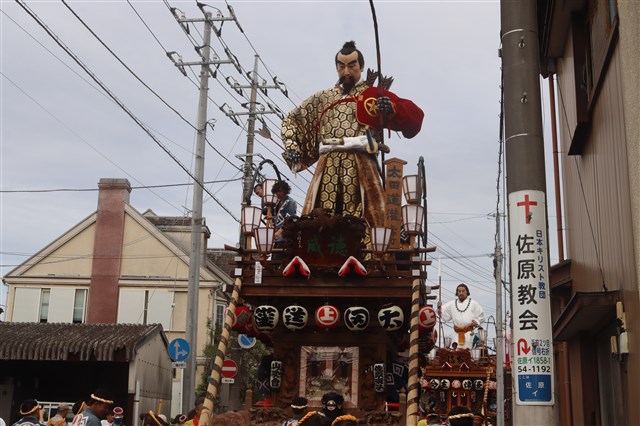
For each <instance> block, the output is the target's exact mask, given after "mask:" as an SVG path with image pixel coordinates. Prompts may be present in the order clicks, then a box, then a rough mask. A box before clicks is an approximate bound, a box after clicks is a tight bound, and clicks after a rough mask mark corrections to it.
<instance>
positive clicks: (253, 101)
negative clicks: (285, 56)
mask: <svg viewBox="0 0 640 426" xmlns="http://www.w3.org/2000/svg"><path fill="white" fill-rule="evenodd" d="M259 59H260V57H259V56H258V55H255V61H254V64H253V72H248V73H247V77H249V79H250V80H251V84H250V85H241V84H240V83H238V82H237V81H235V80H234V79H233V78H231V77H227V83H228V84H229V86H230V87H231V88H232V89H234V90H235V91H236V92H237V93H238V94H239V95H240V96H244V92H243V89H251V94H250V100H249V102H248V103H244V104H242V106H243V107H245V108H246V109H247V110H248V111H247V112H234V111H233V110H231V108H230V107H229V106H228V105H227V104H224V105H223V106H222V107H221V108H220V109H221V110H222V112H224V113H225V115H226V116H227V117H229V118H231V119H232V120H233V121H234V122H235V123H236V124H237V125H240V122H239V121H238V118H237V117H238V116H241V115H248V116H249V118H248V120H247V149H246V152H245V154H244V155H243V157H244V170H243V177H242V201H241V204H242V206H243V207H244V206H245V205H247V200H248V199H249V197H250V196H251V191H253V188H252V187H251V183H252V182H253V180H252V175H253V145H254V139H255V128H256V117H257V116H258V115H264V114H276V115H277V116H278V117H279V118H280V119H284V114H283V113H282V111H280V110H279V109H278V108H277V107H276V106H274V105H271V104H270V103H267V106H268V107H269V109H266V108H265V107H264V105H261V104H260V103H259V102H258V101H257V97H258V90H260V91H261V92H262V93H264V94H265V95H266V94H267V89H278V90H280V91H281V92H282V93H283V94H284V95H285V96H287V97H288V91H287V88H286V86H285V85H284V83H282V82H281V81H279V80H278V77H277V76H276V77H273V84H271V85H269V84H267V81H266V80H264V79H263V80H262V82H261V83H259V82H258V77H259V75H258V62H259ZM239 157H240V156H239ZM240 241H241V242H242V241H243V239H242V236H241V238H240Z"/></svg>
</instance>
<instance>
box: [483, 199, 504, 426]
mask: <svg viewBox="0 0 640 426" xmlns="http://www.w3.org/2000/svg"><path fill="white" fill-rule="evenodd" d="M500 222H501V221H500V211H499V209H497V208H496V246H495V259H496V268H495V275H496V383H497V387H496V412H497V415H496V423H497V424H496V426H504V334H503V330H502V321H503V319H502V245H501V243H500V239H501V232H500V225H501V223H500ZM487 331H488V330H487Z"/></svg>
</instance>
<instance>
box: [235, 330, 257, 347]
mask: <svg viewBox="0 0 640 426" xmlns="http://www.w3.org/2000/svg"><path fill="white" fill-rule="evenodd" d="M238 344H239V345H240V347H241V348H243V349H251V348H252V347H254V346H255V345H256V338H255V337H249V336H247V335H246V334H238Z"/></svg>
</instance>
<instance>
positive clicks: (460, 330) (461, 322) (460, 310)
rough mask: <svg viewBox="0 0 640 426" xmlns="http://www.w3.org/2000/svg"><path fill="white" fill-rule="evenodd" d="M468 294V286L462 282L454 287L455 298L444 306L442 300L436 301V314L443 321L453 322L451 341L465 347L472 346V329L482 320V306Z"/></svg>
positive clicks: (478, 325)
mask: <svg viewBox="0 0 640 426" xmlns="http://www.w3.org/2000/svg"><path fill="white" fill-rule="evenodd" d="M470 294H471V293H470V292H469V287H467V285H466V284H464V283H463V284H459V285H458V287H456V296H457V298H456V299H454V300H452V301H450V302H447V303H445V305H444V306H442V301H438V316H440V318H441V319H442V321H443V322H453V330H454V331H455V333H454V335H453V336H452V337H453V342H457V343H458V345H459V348H466V349H471V348H472V347H473V330H474V328H476V327H480V326H481V324H482V322H483V321H484V312H483V310H482V306H480V304H479V303H478V302H476V301H475V300H471V298H470V297H469V295H470Z"/></svg>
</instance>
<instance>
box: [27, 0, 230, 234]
mask: <svg viewBox="0 0 640 426" xmlns="http://www.w3.org/2000/svg"><path fill="white" fill-rule="evenodd" d="M16 2H17V3H18V5H19V6H20V7H22V8H23V9H24V10H25V11H26V12H27V13H28V14H29V15H30V16H31V17H32V18H33V19H34V20H35V21H36V22H37V23H38V25H40V26H41V27H42V28H43V29H44V30H45V31H46V32H47V34H48V35H49V36H50V37H51V38H52V39H53V40H54V41H55V42H56V43H57V44H58V45H59V46H60V47H61V48H62V49H63V50H64V51H65V52H66V53H67V54H68V55H69V56H70V57H71V58H72V59H73V60H74V61H75V62H76V63H77V64H78V65H79V66H80V67H81V68H82V69H83V70H84V71H85V72H86V73H87V74H89V76H90V77H91V78H92V79H93V80H94V81H95V82H96V83H97V84H98V85H99V86H100V87H101V88H102V89H103V90H104V91H105V92H107V94H108V95H109V96H110V97H111V98H112V99H113V100H114V101H115V102H116V103H117V104H118V106H119V107H120V108H121V109H122V110H123V111H125V113H126V114H127V115H128V116H129V117H131V119H132V120H133V121H134V122H135V123H136V124H137V125H138V126H139V127H140V128H141V129H142V130H144V132H145V133H147V135H149V137H150V138H151V139H153V141H154V142H155V143H156V144H157V145H158V146H159V147H160V148H161V149H162V150H163V151H164V152H165V153H166V154H167V155H169V157H171V159H172V160H173V161H174V162H175V163H176V164H178V165H179V166H180V168H182V170H184V171H185V173H187V175H189V177H191V178H192V179H193V180H194V181H195V182H197V183H198V185H200V186H202V188H203V190H204V191H205V192H207V194H209V195H210V196H211V198H212V199H213V200H214V201H215V202H216V203H217V204H218V205H219V206H220V207H222V209H223V210H224V211H226V212H227V213H228V214H229V216H231V217H232V218H233V219H234V220H235V221H236V222H238V223H239V222H240V219H238V218H236V217H235V215H234V214H233V213H232V212H231V211H230V210H229V209H228V208H227V207H226V206H225V205H224V204H222V202H221V201H220V200H218V199H217V198H216V197H215V196H214V195H213V194H211V192H209V191H208V190H207V189H206V188H204V186H203V185H202V183H201V182H199V181H198V180H197V179H196V178H195V177H194V176H193V174H192V173H191V172H190V171H189V170H188V169H187V168H186V167H185V166H184V165H183V164H182V163H181V162H180V160H178V158H176V157H175V156H174V155H173V153H171V151H169V149H168V148H167V147H165V146H164V145H163V144H162V142H160V141H159V140H158V138H156V137H155V135H154V134H153V133H151V131H150V130H149V129H148V128H147V127H146V125H145V124H144V123H142V122H141V121H140V120H139V119H138V117H136V116H135V115H134V114H133V113H132V112H131V111H130V110H129V109H128V108H127V107H126V106H125V105H124V104H123V103H122V102H121V101H120V100H119V99H118V98H117V97H116V96H115V95H114V94H113V93H112V92H111V91H110V90H109V89H108V88H107V87H106V85H105V84H104V83H102V81H100V80H99V79H98V77H97V76H96V75H95V74H94V73H93V72H91V70H89V68H88V67H87V66H86V65H85V64H84V63H83V62H82V61H81V60H80V59H79V58H78V57H77V56H75V55H74V54H73V52H72V51H71V50H70V49H69V48H68V47H67V46H66V45H65V44H64V43H63V42H62V41H61V40H60V38H59V37H58V36H57V35H55V34H54V33H53V31H52V30H51V29H50V28H49V27H48V26H47V25H46V24H45V23H44V22H43V21H42V20H41V19H40V18H39V17H38V16H37V15H36V14H35V13H34V12H33V11H32V10H31V9H29V7H28V6H27V5H26V4H25V3H24V1H21V0H16Z"/></svg>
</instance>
